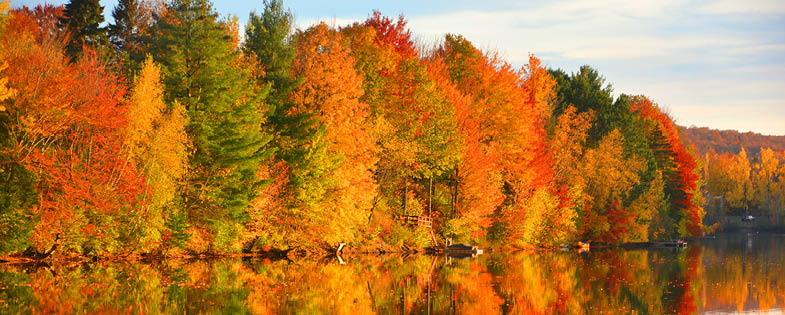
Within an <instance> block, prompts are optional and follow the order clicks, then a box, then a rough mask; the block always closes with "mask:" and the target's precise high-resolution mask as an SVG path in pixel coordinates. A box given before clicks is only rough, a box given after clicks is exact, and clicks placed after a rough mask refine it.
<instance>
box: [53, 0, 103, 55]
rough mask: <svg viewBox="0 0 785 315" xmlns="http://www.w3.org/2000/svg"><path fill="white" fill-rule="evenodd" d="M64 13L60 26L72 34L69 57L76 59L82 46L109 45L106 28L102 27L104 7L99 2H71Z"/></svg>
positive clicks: (68, 46) (97, 0)
mask: <svg viewBox="0 0 785 315" xmlns="http://www.w3.org/2000/svg"><path fill="white" fill-rule="evenodd" d="M63 13H64V16H63V17H61V18H60V20H59V26H60V28H63V29H65V30H67V31H68V32H69V33H70V38H69V41H68V45H66V49H65V50H66V54H67V55H68V56H69V57H71V58H74V57H76V56H77V55H78V54H79V52H81V51H82V46H85V45H87V46H92V47H98V46H101V45H105V44H106V43H107V41H108V38H107V35H106V28H105V27H101V23H103V22H104V15H103V13H104V7H102V6H101V2H100V1H99V0H71V2H69V3H68V4H66V5H65V11H64V12H63Z"/></svg>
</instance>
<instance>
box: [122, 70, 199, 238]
mask: <svg viewBox="0 0 785 315" xmlns="http://www.w3.org/2000/svg"><path fill="white" fill-rule="evenodd" d="M186 125H187V119H186V116H185V113H184V112H183V108H182V107H181V106H167V105H166V104H165V103H164V99H163V85H162V84H161V72H160V70H159V68H158V66H156V65H155V63H154V62H153V61H152V59H151V58H148V59H147V60H146V61H145V63H144V64H143V66H142V69H141V71H140V72H139V74H137V77H136V79H135V80H134V86H133V89H132V90H131V93H130V94H129V97H128V126H127V127H126V131H125V148H126V151H127V153H128V155H129V158H130V159H131V160H132V161H134V162H135V163H136V165H137V168H138V169H139V170H140V171H141V173H142V174H143V175H144V176H145V183H146V185H147V187H148V191H147V192H146V193H145V194H144V195H143V196H141V198H142V200H143V201H144V202H143V203H142V205H143V207H144V210H143V211H140V213H141V214H143V216H142V217H129V218H128V222H127V224H126V225H127V226H126V229H127V230H128V231H129V233H128V234H129V235H128V237H129V238H130V239H132V240H137V241H138V242H139V244H140V246H143V248H142V249H143V250H146V251H148V250H150V248H149V246H150V245H151V244H153V243H154V242H158V241H160V240H161V238H162V233H163V238H166V237H170V236H171V234H172V232H174V233H178V232H179V233H182V231H166V228H165V223H166V222H167V220H168V221H172V220H174V218H172V216H173V215H170V214H171V213H175V214H176V213H177V212H178V211H179V209H177V208H179V207H181V206H182V205H181V204H179V203H177V202H176V200H177V199H178V198H177V196H178V193H179V192H180V189H181V187H180V185H181V180H182V179H183V178H184V177H185V174H186V170H187V165H188V151H187V149H188V146H187V145H188V142H189V141H188V138H187V137H186V134H185V126H186ZM144 246H147V248H144Z"/></svg>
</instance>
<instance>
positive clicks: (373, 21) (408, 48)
mask: <svg viewBox="0 0 785 315" xmlns="http://www.w3.org/2000/svg"><path fill="white" fill-rule="evenodd" d="M363 25H364V26H368V27H372V28H373V29H375V30H376V42H377V43H378V44H380V45H383V46H389V47H393V49H395V51H396V52H397V53H398V54H400V55H402V56H404V57H415V56H416V55H417V49H416V48H415V47H414V42H413V41H412V39H411V32H410V31H409V30H408V29H407V28H406V20H405V19H404V18H403V15H400V16H398V21H397V22H396V21H393V20H392V19H390V18H388V17H386V16H383V15H382V13H381V12H379V11H376V10H374V11H373V16H372V17H370V18H368V19H367V20H365V22H364V23H363Z"/></svg>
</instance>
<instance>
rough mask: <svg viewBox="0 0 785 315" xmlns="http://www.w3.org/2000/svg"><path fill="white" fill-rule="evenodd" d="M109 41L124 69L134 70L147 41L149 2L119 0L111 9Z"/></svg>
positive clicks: (150, 15) (150, 22)
mask: <svg viewBox="0 0 785 315" xmlns="http://www.w3.org/2000/svg"><path fill="white" fill-rule="evenodd" d="M112 18H113V20H114V22H113V23H111V24H109V27H108V28H109V31H108V35H109V41H110V42H111V44H112V45H113V46H114V50H115V54H116V55H117V58H118V59H119V60H120V62H121V63H122V64H124V66H125V68H126V69H125V70H126V71H129V72H131V71H133V70H136V68H137V66H139V64H141V62H142V61H143V60H144V59H143V58H144V49H145V47H146V42H147V41H148V38H146V36H147V31H148V30H149V28H150V25H151V24H152V14H151V10H150V3H148V2H145V1H143V0H120V1H119V2H118V3H117V6H115V7H114V9H113V10H112Z"/></svg>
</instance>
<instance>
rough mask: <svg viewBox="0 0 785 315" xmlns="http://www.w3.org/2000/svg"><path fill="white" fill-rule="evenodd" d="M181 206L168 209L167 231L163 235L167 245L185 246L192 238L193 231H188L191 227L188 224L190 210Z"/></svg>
mask: <svg viewBox="0 0 785 315" xmlns="http://www.w3.org/2000/svg"><path fill="white" fill-rule="evenodd" d="M178 205H180V204H178ZM180 208H181V207H175V206H173V207H169V208H168V209H167V215H166V218H167V220H166V223H165V225H166V231H164V237H163V240H164V242H165V245H166V246H167V247H177V248H185V245H186V243H188V240H189V239H190V238H191V233H188V232H187V230H188V229H189V228H191V226H190V225H189V224H188V212H186V211H185V210H180Z"/></svg>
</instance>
